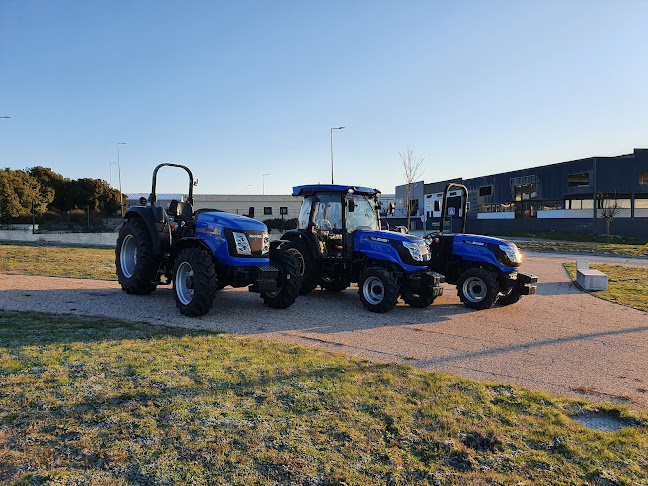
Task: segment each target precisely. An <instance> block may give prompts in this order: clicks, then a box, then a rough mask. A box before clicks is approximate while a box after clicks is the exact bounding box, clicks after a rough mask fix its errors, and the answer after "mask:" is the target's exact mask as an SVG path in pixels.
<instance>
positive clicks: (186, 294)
mask: <svg viewBox="0 0 648 486" xmlns="http://www.w3.org/2000/svg"><path fill="white" fill-rule="evenodd" d="M175 284H176V294H177V296H178V299H179V300H180V302H182V303H183V304H184V305H187V304H189V303H190V302H191V300H192V299H193V296H194V271H193V268H191V265H190V264H189V263H188V262H182V263H181V264H180V266H179V267H178V272H177V273H176V277H175Z"/></svg>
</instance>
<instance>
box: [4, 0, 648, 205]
mask: <svg viewBox="0 0 648 486" xmlns="http://www.w3.org/2000/svg"><path fill="white" fill-rule="evenodd" d="M647 59H648V2H647V1H643V0H642V1H639V0H623V1H613V0H610V1H597V0H569V1H565V0H556V1H552V0H543V1H536V2H531V1H519V0H510V1H497V0H495V1H487V2H486V1H482V0H479V1H456V2H450V1H431V0H428V1H396V0H394V1H391V2H381V1H349V0H347V1H336V0H327V1H319V2H315V1H297V0H295V1H282V0H277V1H262V0H258V1H216V0H213V1H207V0H206V1H198V0H192V1H165V0H155V1H153V0H151V1H144V0H128V1H127V0H123V1H118V0H114V1H107V0H106V1H86V0H76V1H72V0H56V1H53V0H52V1H37V0H0V116H11V118H10V119H0V167H11V168H14V169H24V168H26V167H32V166H35V165H43V166H47V167H52V168H53V169H54V170H55V171H57V172H59V173H62V174H63V175H65V176H66V177H70V178H79V177H95V178H102V179H105V180H110V178H111V175H110V174H111V172H110V169H111V165H110V163H111V162H116V160H117V148H116V143H117V142H127V145H123V146H120V153H121V168H122V186H123V190H124V192H126V193H128V192H148V191H149V188H150V177H151V171H152V169H153V168H154V167H155V165H157V164H158V163H161V162H173V163H184V164H186V165H188V166H190V167H191V168H192V170H193V171H194V174H195V175H196V176H197V177H198V179H199V186H198V187H197V189H196V192H198V193H231V194H247V193H250V192H251V193H260V192H261V190H262V181H263V174H270V175H269V176H266V177H265V191H266V193H267V194H286V193H289V192H290V190H291V187H292V186H293V185H298V184H307V183H317V182H322V183H328V182H330V170H331V167H330V164H331V154H330V128H331V127H338V126H345V127H346V128H345V129H344V130H341V131H336V132H335V133H334V134H333V137H334V160H335V175H336V177H335V182H336V183H343V184H355V185H365V186H372V187H378V188H379V189H381V190H382V191H383V192H384V193H391V192H393V191H394V186H395V185H396V184H401V183H402V182H403V179H402V175H401V168H400V159H399V155H398V154H399V152H401V151H403V150H404V149H405V147H406V146H407V145H409V146H411V147H412V148H413V149H414V150H415V152H416V153H417V154H420V155H422V156H424V157H425V174H424V178H425V180H426V181H428V182H432V181H437V180H443V179H447V178H451V177H475V176H479V175H485V174H490V173H496V172H503V171H507V170H514V169H518V168H524V167H532V166H535V165H544V164H550V163H555V162H562V161H566V160H572V159H577V158H582V157H589V156H594V155H599V156H603V155H619V154H623V153H630V152H632V149H633V148H636V147H648V62H647ZM112 169H113V171H112V183H113V185H115V186H116V181H117V173H116V168H115V167H112ZM159 190H160V192H183V191H186V183H185V180H184V179H183V178H182V177H181V176H180V177H179V174H174V173H172V172H171V171H170V170H169V172H168V173H167V175H165V176H163V177H162V178H161V181H160V187H159Z"/></svg>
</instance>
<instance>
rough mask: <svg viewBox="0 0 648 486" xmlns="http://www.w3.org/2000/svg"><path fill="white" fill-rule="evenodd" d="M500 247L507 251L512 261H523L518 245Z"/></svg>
mask: <svg viewBox="0 0 648 486" xmlns="http://www.w3.org/2000/svg"><path fill="white" fill-rule="evenodd" d="M499 247H500V249H501V250H502V251H503V252H504V253H506V256H507V257H508V259H509V260H510V261H511V263H522V253H520V250H518V247H517V246H516V245H500V246H499Z"/></svg>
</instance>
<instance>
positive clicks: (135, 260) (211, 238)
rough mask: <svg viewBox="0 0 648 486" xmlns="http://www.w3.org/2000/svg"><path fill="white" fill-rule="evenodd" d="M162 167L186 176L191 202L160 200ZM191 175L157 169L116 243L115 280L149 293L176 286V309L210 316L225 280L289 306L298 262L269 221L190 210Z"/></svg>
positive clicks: (278, 305) (297, 277)
mask: <svg viewBox="0 0 648 486" xmlns="http://www.w3.org/2000/svg"><path fill="white" fill-rule="evenodd" d="M164 166H171V167H179V168H181V169H184V170H185V171H187V173H188V174H189V195H188V196H189V197H188V199H187V201H178V200H173V201H171V203H170V205H169V207H168V209H164V208H162V207H160V206H159V205H158V204H157V195H156V179H157V173H158V170H159V169H160V168H161V167H164ZM193 186H194V180H193V174H192V173H191V171H190V170H189V169H188V168H187V167H185V166H183V165H176V164H160V165H158V166H157V167H156V168H155V170H154V171H153V185H152V189H151V195H150V196H149V198H148V201H147V200H146V199H145V198H142V200H140V204H141V206H135V207H132V208H130V210H129V211H128V212H127V213H126V215H125V216H124V218H125V221H124V224H123V225H122V227H121V229H120V231H119V237H118V239H117V246H116V248H115V264H116V266H117V277H118V280H119V283H120V284H121V287H122V289H123V290H124V291H125V292H127V293H129V294H150V293H151V292H153V291H154V290H155V289H156V287H157V286H158V285H164V284H169V283H171V282H172V283H173V290H174V296H175V302H176V306H177V308H178V309H179V310H180V312H182V313H183V314H185V315H188V316H199V315H203V314H206V313H207V312H209V310H210V309H211V307H212V304H213V301H214V296H215V294H216V291H217V290H219V289H222V288H223V287H225V286H227V285H231V286H232V287H249V290H250V291H251V292H258V293H260V294H261V297H262V298H263V301H264V302H265V303H266V304H267V305H268V306H270V307H274V308H286V307H289V306H290V305H292V304H293V302H294V301H295V299H296V298H297V296H298V295H299V288H300V282H301V278H300V269H299V262H298V261H297V259H296V257H295V256H294V255H293V254H292V253H288V252H286V251H285V250H284V249H283V245H284V244H286V243H287V242H284V241H274V242H270V238H269V237H268V230H267V228H266V226H265V225H264V224H263V223H261V222H259V221H255V220H254V219H250V218H247V217H244V216H238V215H235V214H228V213H225V212H222V211H219V210H218V209H199V210H197V211H194V210H193Z"/></svg>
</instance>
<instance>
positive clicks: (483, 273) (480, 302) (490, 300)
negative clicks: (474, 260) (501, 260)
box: [457, 268, 499, 310]
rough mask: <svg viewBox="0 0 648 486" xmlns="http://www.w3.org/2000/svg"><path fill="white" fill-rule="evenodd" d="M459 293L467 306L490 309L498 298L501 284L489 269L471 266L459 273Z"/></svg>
mask: <svg viewBox="0 0 648 486" xmlns="http://www.w3.org/2000/svg"><path fill="white" fill-rule="evenodd" d="M457 295H459V299H460V300H461V302H463V304H464V305H465V306H466V307H469V308H471V309H478V310H481V309H488V308H490V307H492V306H493V304H494V303H495V301H496V300H497V297H498V295H499V285H498V284H497V279H496V278H495V276H494V275H493V274H492V273H491V272H489V271H488V270H484V269H483V268H470V269H468V270H466V271H465V272H463V273H462V274H461V275H459V279H458V280H457Z"/></svg>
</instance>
